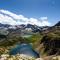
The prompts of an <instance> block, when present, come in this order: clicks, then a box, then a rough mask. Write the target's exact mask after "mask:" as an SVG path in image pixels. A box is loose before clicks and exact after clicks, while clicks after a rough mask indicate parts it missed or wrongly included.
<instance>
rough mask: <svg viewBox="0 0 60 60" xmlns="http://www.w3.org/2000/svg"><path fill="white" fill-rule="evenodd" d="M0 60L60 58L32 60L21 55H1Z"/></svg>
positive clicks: (41, 59) (40, 59)
mask: <svg viewBox="0 0 60 60" xmlns="http://www.w3.org/2000/svg"><path fill="white" fill-rule="evenodd" d="M0 60H60V56H47V57H41V58H34V57H30V56H27V55H23V54H17V55H15V56H14V55H12V56H10V55H8V54H3V55H1V56H0Z"/></svg>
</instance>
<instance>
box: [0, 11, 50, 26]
mask: <svg viewBox="0 0 60 60" xmlns="http://www.w3.org/2000/svg"><path fill="white" fill-rule="evenodd" d="M0 23H3V24H11V25H19V24H28V23H29V24H35V25H38V26H49V25H50V24H51V23H50V22H48V18H47V17H40V19H36V18H27V17H25V16H23V15H17V14H15V13H12V12H10V11H8V10H0Z"/></svg>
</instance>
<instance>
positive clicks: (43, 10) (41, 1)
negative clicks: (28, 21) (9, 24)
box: [0, 0, 60, 24]
mask: <svg viewBox="0 0 60 60" xmlns="http://www.w3.org/2000/svg"><path fill="white" fill-rule="evenodd" d="M0 9H3V10H8V11H10V12H13V13H15V14H21V15H24V16H25V17H28V18H36V19H39V18H40V17H47V18H48V21H49V22H50V23H52V24H55V23H56V22H58V21H59V20H60V0H0Z"/></svg>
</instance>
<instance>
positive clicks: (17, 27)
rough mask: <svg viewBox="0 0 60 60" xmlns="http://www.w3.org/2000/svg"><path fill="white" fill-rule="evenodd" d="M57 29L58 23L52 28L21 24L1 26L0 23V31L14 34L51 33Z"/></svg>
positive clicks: (59, 23) (59, 24)
mask: <svg viewBox="0 0 60 60" xmlns="http://www.w3.org/2000/svg"><path fill="white" fill-rule="evenodd" d="M56 26H57V27H59V26H60V21H59V22H58V23H56V24H55V25H54V26H51V27H50V26H37V25H32V24H27V25H24V24H21V25H9V24H2V23H0V31H4V32H5V31H6V30H7V31H9V32H15V31H16V33H19V31H20V32H21V31H23V32H25V33H27V32H34V33H35V32H49V31H52V30H54V29H56V28H55V27H56Z"/></svg>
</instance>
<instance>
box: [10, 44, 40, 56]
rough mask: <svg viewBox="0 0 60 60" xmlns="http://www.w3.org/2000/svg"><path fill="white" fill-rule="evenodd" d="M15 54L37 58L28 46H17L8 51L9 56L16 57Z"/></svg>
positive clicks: (36, 54)
mask: <svg viewBox="0 0 60 60" xmlns="http://www.w3.org/2000/svg"><path fill="white" fill-rule="evenodd" d="M17 53H19V54H25V55H29V56H33V57H39V54H38V53H37V52H36V51H34V50H33V49H32V46H31V45H30V44H19V45H17V46H16V47H15V48H13V49H11V51H10V54H11V55H16V54H17Z"/></svg>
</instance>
